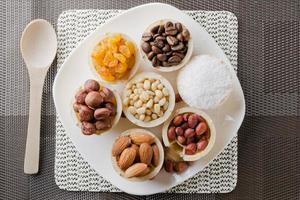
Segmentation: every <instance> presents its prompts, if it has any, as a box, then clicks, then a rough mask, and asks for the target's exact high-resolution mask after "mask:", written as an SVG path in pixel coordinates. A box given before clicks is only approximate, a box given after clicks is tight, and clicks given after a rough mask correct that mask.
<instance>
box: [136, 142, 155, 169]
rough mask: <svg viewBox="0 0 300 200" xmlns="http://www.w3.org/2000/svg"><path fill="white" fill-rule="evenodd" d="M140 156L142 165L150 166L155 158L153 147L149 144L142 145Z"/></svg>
mask: <svg viewBox="0 0 300 200" xmlns="http://www.w3.org/2000/svg"><path fill="white" fill-rule="evenodd" d="M139 155H140V160H141V162H142V163H145V164H147V165H150V163H151V160H152V156H153V150H152V147H151V146H150V145H149V144H148V143H142V144H141V145H140V149H139Z"/></svg>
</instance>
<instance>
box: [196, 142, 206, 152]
mask: <svg viewBox="0 0 300 200" xmlns="http://www.w3.org/2000/svg"><path fill="white" fill-rule="evenodd" d="M207 145H208V142H207V140H200V141H199V142H198V143H197V149H198V150H199V151H202V150H204V149H205V148H206V146H207Z"/></svg>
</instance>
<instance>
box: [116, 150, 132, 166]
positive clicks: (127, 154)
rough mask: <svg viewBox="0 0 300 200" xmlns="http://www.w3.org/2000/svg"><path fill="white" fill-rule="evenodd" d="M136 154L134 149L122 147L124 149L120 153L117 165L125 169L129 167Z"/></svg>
mask: <svg viewBox="0 0 300 200" xmlns="http://www.w3.org/2000/svg"><path fill="white" fill-rule="evenodd" d="M135 156H136V151H135V149H133V148H131V147H129V148H126V149H124V151H123V152H122V153H121V156H120V158H119V162H118V164H119V167H120V168H121V169H123V170H125V169H127V168H128V167H130V166H131V165H132V164H133V162H134V159H135Z"/></svg>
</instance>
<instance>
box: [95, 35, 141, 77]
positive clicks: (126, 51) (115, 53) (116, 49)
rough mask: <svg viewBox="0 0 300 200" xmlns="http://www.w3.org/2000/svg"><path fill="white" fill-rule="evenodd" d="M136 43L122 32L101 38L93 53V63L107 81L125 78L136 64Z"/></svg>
mask: <svg viewBox="0 0 300 200" xmlns="http://www.w3.org/2000/svg"><path fill="white" fill-rule="evenodd" d="M135 50H136V49H135V45H134V44H133V43H132V42H131V41H129V40H127V39H125V38H124V36H123V35H122V34H120V33H116V34H114V35H113V36H109V37H107V38H104V39H103V40H101V41H100V42H99V43H98V44H97V46H96V47H95V49H94V51H93V52H92V54H91V57H92V62H93V65H94V67H95V69H96V71H97V72H98V73H99V74H100V76H101V77H102V78H103V79H104V80H107V81H114V80H117V79H121V78H123V77H124V76H125V75H126V74H128V72H129V71H130V69H131V68H132V67H133V66H134V64H135Z"/></svg>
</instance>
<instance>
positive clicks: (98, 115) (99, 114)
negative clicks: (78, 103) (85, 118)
mask: <svg viewBox="0 0 300 200" xmlns="http://www.w3.org/2000/svg"><path fill="white" fill-rule="evenodd" d="M110 114H111V110H110V109H108V108H98V109H96V110H95V113H94V117H95V119H96V120H103V119H107V118H108V117H109V116H110Z"/></svg>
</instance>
